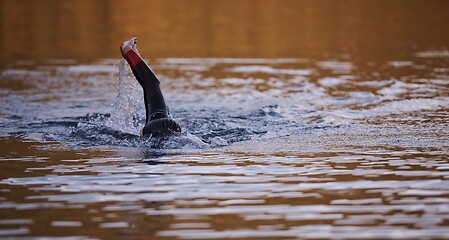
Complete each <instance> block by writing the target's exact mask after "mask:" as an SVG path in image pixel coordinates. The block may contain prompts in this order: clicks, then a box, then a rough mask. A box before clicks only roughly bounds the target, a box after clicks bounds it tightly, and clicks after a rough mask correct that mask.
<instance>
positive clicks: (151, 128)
mask: <svg viewBox="0 0 449 240" xmlns="http://www.w3.org/2000/svg"><path fill="white" fill-rule="evenodd" d="M175 132H181V127H180V126H179V124H178V123H177V122H175V120H173V119H171V118H158V119H154V120H151V121H149V122H148V123H147V124H146V125H145V127H144V128H143V131H142V133H143V136H148V137H149V136H153V137H158V136H167V135H170V134H173V133H175Z"/></svg>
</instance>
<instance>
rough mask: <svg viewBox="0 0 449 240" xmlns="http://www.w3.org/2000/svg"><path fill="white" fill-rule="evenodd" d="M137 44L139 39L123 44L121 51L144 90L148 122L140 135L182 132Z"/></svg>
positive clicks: (149, 135)
mask: <svg viewBox="0 0 449 240" xmlns="http://www.w3.org/2000/svg"><path fill="white" fill-rule="evenodd" d="M136 43H137V38H131V39H130V40H128V41H126V42H123V44H122V46H121V47H120V51H121V53H122V56H123V57H124V58H125V59H126V61H127V62H128V64H129V65H130V67H131V69H132V71H133V73H134V76H135V77H136V79H137V81H138V82H139V84H140V86H142V89H143V97H144V100H145V110H146V121H145V127H144V128H143V129H142V131H141V132H140V135H141V136H146V137H161V136H168V135H171V134H173V133H175V132H181V127H179V124H178V123H176V122H175V120H173V119H172V118H170V114H169V111H168V107H167V105H166V104H165V100H164V96H163V95H162V91H161V89H160V87H159V85H160V82H159V79H158V78H157V77H156V75H155V74H154V73H153V71H151V69H150V67H148V65H147V64H146V63H145V61H144V60H143V59H142V57H140V55H139V54H138V53H137V52H136Z"/></svg>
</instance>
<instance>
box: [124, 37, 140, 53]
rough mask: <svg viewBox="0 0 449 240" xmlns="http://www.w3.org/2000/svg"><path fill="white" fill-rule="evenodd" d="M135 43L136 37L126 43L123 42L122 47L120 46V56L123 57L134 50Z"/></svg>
mask: <svg viewBox="0 0 449 240" xmlns="http://www.w3.org/2000/svg"><path fill="white" fill-rule="evenodd" d="M136 43H137V38H136V37H133V38H131V39H129V40H128V41H125V42H123V44H122V46H120V52H121V53H122V56H123V57H125V55H126V53H127V52H128V51H129V50H131V49H134V50H136Z"/></svg>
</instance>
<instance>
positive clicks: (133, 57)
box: [125, 49, 143, 69]
mask: <svg viewBox="0 0 449 240" xmlns="http://www.w3.org/2000/svg"><path fill="white" fill-rule="evenodd" d="M125 59H126V61H127V62H128V64H129V65H130V66H131V68H132V69H134V67H135V66H136V64H138V63H139V62H142V61H143V59H142V58H141V57H140V56H139V54H137V53H136V52H135V51H134V50H132V49H131V50H129V51H128V52H127V53H126V54H125Z"/></svg>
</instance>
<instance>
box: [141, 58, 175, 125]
mask: <svg viewBox="0 0 449 240" xmlns="http://www.w3.org/2000/svg"><path fill="white" fill-rule="evenodd" d="M133 73H134V76H136V78H137V81H138V82H139V84H140V86H142V88H143V95H144V100H145V110H146V123H148V122H149V121H151V120H153V119H158V118H166V117H168V110H167V105H166V104H165V100H164V96H163V95H162V91H161V88H160V86H159V85H160V82H159V79H157V77H156V75H155V74H154V73H153V71H151V69H150V67H148V65H147V64H146V63H145V62H144V61H142V62H139V63H137V64H136V66H135V67H134V69H133Z"/></svg>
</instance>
